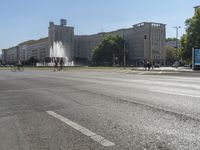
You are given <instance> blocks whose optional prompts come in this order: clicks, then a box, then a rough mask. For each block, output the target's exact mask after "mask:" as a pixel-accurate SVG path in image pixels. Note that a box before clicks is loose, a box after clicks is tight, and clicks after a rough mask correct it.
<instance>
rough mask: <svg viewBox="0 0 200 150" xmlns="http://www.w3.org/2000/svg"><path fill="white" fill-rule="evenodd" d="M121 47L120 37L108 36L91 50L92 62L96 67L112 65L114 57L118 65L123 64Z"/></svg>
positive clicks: (121, 39) (122, 42) (122, 43)
mask: <svg viewBox="0 0 200 150" xmlns="http://www.w3.org/2000/svg"><path fill="white" fill-rule="evenodd" d="M123 47H124V40H123V38H122V37H120V36H111V35H109V36H107V37H105V38H104V39H103V41H102V42H101V44H100V45H98V46H97V47H96V48H95V49H94V50H93V54H92V61H93V62H94V63H95V64H96V65H112V63H113V57H115V58H118V62H119V63H120V62H123Z"/></svg>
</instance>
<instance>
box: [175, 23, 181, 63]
mask: <svg viewBox="0 0 200 150" xmlns="http://www.w3.org/2000/svg"><path fill="white" fill-rule="evenodd" d="M174 28H175V29H176V50H177V52H178V48H179V44H178V43H179V40H178V30H179V29H180V28H181V26H175V27H174ZM179 57H180V56H179V53H178V59H179ZM177 65H178V64H177Z"/></svg>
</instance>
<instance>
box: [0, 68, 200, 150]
mask: <svg viewBox="0 0 200 150" xmlns="http://www.w3.org/2000/svg"><path fill="white" fill-rule="evenodd" d="M183 74H184V73H183ZM183 74H182V73H179V74H175V73H171V74H170V73H167V74H166V73H162V72H157V73H156V72H152V73H151V72H141V71H140V72H137V71H136V72H132V73H130V72H129V73H126V72H115V71H102V70H100V71H98V70H96V71H95V70H74V71H73V70H71V71H65V72H53V71H51V70H46V71H41V70H40V71H39V70H38V71H37V70H35V71H34V70H25V71H24V72H14V73H13V72H11V71H9V70H0V149H1V150H156V149H160V150H176V149H180V150H195V149H197V150H198V149H200V109H199V108H200V77H199V75H200V74H198V73H196V74H195V75H194V74H193V73H187V74H184V75H183Z"/></svg>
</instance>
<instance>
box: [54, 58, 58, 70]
mask: <svg viewBox="0 0 200 150" xmlns="http://www.w3.org/2000/svg"><path fill="white" fill-rule="evenodd" d="M56 70H57V71H58V61H57V59H55V62H54V72H55V71H56Z"/></svg>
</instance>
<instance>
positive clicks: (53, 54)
mask: <svg viewBox="0 0 200 150" xmlns="http://www.w3.org/2000/svg"><path fill="white" fill-rule="evenodd" d="M49 57H50V58H51V63H50V64H49V65H50V66H52V65H53V64H54V62H55V59H57V60H59V61H60V60H61V59H62V60H63V62H64V66H74V63H73V61H72V62H69V59H68V57H67V54H66V51H65V47H64V46H63V44H62V42H61V41H58V42H53V46H52V47H50V53H49Z"/></svg>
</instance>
